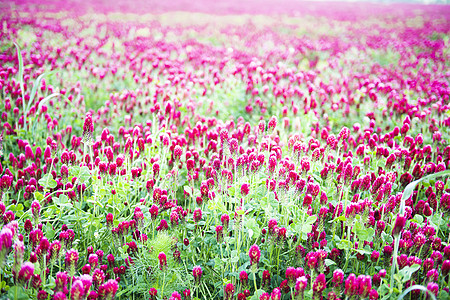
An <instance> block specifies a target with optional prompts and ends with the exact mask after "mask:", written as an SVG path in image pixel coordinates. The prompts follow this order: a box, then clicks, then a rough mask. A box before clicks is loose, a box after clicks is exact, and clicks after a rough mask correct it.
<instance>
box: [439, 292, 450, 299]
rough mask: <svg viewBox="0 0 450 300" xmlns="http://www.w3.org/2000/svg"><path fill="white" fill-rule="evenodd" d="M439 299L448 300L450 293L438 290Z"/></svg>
mask: <svg viewBox="0 0 450 300" xmlns="http://www.w3.org/2000/svg"><path fill="white" fill-rule="evenodd" d="M439 299H442V300H448V299H450V295H449V294H448V293H447V292H446V291H444V290H441V291H440V292H439Z"/></svg>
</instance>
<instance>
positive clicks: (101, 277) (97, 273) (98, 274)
mask: <svg viewBox="0 0 450 300" xmlns="http://www.w3.org/2000/svg"><path fill="white" fill-rule="evenodd" d="M92 281H93V282H94V284H95V286H99V285H101V284H102V283H103V282H104V281H105V273H103V271H102V270H100V269H95V270H94V273H93V274H92Z"/></svg>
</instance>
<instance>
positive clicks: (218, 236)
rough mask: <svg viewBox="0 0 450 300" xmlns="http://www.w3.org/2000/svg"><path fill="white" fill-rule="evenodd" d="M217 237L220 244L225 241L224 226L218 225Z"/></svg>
mask: <svg viewBox="0 0 450 300" xmlns="http://www.w3.org/2000/svg"><path fill="white" fill-rule="evenodd" d="M216 238H217V243H218V244H220V243H222V242H223V227H222V226H221V225H217V226H216Z"/></svg>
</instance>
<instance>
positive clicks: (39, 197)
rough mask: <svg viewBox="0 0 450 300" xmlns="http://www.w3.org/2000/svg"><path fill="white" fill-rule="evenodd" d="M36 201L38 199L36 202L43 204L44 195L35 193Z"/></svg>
mask: <svg viewBox="0 0 450 300" xmlns="http://www.w3.org/2000/svg"><path fill="white" fill-rule="evenodd" d="M34 199H36V201H39V202H41V200H42V199H44V195H42V194H41V193H39V192H34Z"/></svg>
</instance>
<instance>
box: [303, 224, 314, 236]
mask: <svg viewBox="0 0 450 300" xmlns="http://www.w3.org/2000/svg"><path fill="white" fill-rule="evenodd" d="M311 231H312V225H310V224H303V226H302V232H303V233H306V234H308V233H310V232H311Z"/></svg>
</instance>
